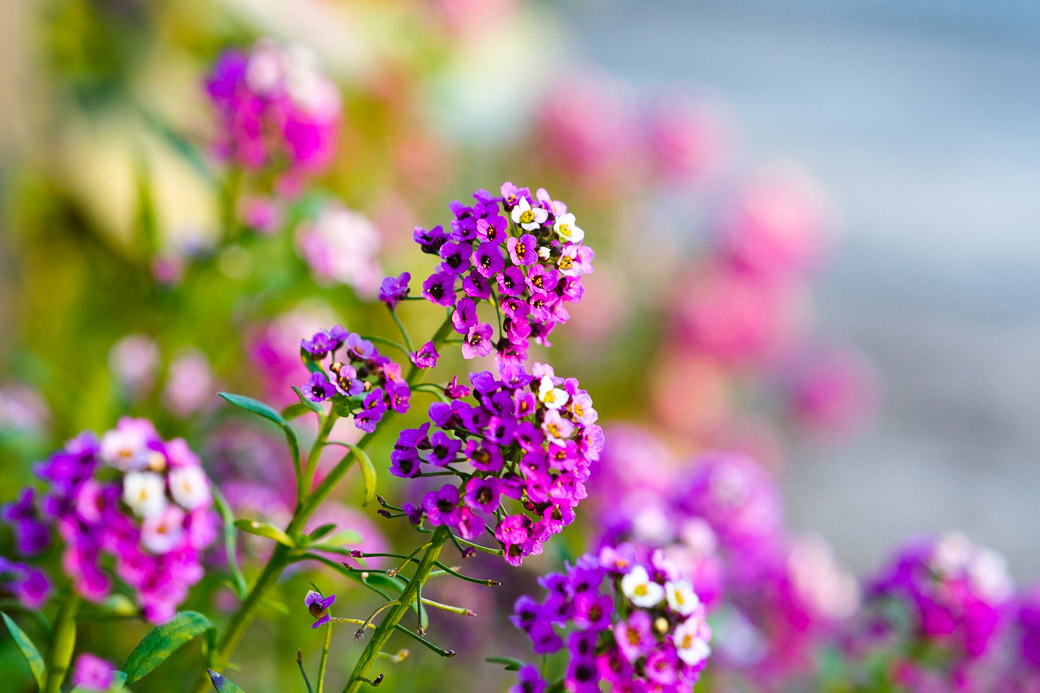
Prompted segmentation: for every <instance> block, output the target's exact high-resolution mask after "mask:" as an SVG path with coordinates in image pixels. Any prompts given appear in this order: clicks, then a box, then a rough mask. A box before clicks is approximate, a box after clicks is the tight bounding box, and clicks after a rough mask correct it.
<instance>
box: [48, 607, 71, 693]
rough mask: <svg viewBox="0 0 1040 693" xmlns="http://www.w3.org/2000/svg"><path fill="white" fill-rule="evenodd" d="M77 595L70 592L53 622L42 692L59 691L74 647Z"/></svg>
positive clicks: (53, 692) (57, 692) (52, 692)
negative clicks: (52, 634)
mask: <svg viewBox="0 0 1040 693" xmlns="http://www.w3.org/2000/svg"><path fill="white" fill-rule="evenodd" d="M79 602H80V599H79V595H78V594H76V593H74V592H73V593H70V594H69V596H68V598H67V599H66V600H65V602H64V603H63V604H62V605H61V611H59V612H58V620H57V621H56V622H55V623H54V638H53V639H52V640H51V651H50V652H49V653H48V656H47V679H46V681H44V686H43V690H44V693H59V691H61V684H62V682H63V681H64V680H65V675H66V674H67V673H68V671H69V664H70V663H71V662H72V653H73V651H74V650H75V649H76V612H77V611H78V610H79Z"/></svg>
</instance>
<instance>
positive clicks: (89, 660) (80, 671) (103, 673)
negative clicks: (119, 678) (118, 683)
mask: <svg viewBox="0 0 1040 693" xmlns="http://www.w3.org/2000/svg"><path fill="white" fill-rule="evenodd" d="M115 680H116V668H115V666H114V665H113V664H112V663H111V662H109V661H108V660H105V659H101V658H100V657H97V656H95V655H92V654H90V653H89V652H84V653H83V654H81V655H80V656H79V657H76V664H75V667H74V668H73V671H72V683H73V685H74V686H76V690H84V691H107V690H109V689H110V688H111V687H112V684H113V683H114V682H115Z"/></svg>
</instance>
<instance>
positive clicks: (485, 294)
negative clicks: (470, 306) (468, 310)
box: [462, 268, 491, 301]
mask: <svg viewBox="0 0 1040 693" xmlns="http://www.w3.org/2000/svg"><path fill="white" fill-rule="evenodd" d="M462 290H463V291H464V292H465V293H466V295H467V296H469V297H471V298H474V299H479V300H482V301H486V300H488V299H489V298H491V283H490V282H489V281H488V280H487V278H486V277H483V276H481V275H480V273H479V272H477V270H476V268H473V269H471V270H470V271H469V273H468V274H466V278H465V279H463V280H462Z"/></svg>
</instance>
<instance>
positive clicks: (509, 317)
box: [413, 183, 594, 362]
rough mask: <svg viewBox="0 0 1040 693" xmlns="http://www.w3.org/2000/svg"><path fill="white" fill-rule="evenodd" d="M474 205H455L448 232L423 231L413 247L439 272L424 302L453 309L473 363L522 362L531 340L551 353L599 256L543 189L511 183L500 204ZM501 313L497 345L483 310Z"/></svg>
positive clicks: (482, 195) (492, 200) (428, 283)
mask: <svg viewBox="0 0 1040 693" xmlns="http://www.w3.org/2000/svg"><path fill="white" fill-rule="evenodd" d="M473 197H474V199H475V200H476V204H474V205H473V206H467V205H464V204H462V203H461V202H453V203H452V204H451V211H452V213H453V215H454V217H455V218H454V219H453V220H452V222H451V226H450V230H448V231H445V230H444V229H443V228H442V227H441V226H435V227H434V228H432V229H429V230H427V229H424V228H421V227H420V228H417V229H415V232H414V234H413V235H414V238H415V241H416V242H417V243H418V244H419V245H420V247H421V248H422V250H423V252H425V253H429V254H431V255H437V256H438V257H439V258H440V259H441V264H440V265H439V266H438V267H437V269H436V271H434V273H433V274H431V275H430V276H429V277H428V278H427V279H426V280H425V281H424V282H423V285H422V286H423V296H425V297H426V298H427V299H428V300H429V301H430V302H432V303H435V304H437V305H440V306H445V307H449V308H452V309H453V311H454V312H453V314H452V323H453V326H454V328H455V331H456V332H458V333H459V334H461V335H462V337H463V345H462V354H463V356H465V357H466V358H467V359H471V358H474V357H477V356H488V355H489V354H491V352H492V351H495V352H497V354H498V356H499V357H500V358H501V359H504V360H506V361H514V362H522V361H523V360H524V359H525V358H526V356H527V349H528V345H529V344H530V341H531V340H534V341H535V342H537V343H539V344H544V345H548V344H549V342H548V337H549V335H550V334H551V333H552V331H553V329H554V328H555V327H556V325H559V324H563V323H565V322H567V320H568V319H569V318H570V314H569V313H568V311H567V308H566V304H567V303H576V302H578V301H580V300H581V297H582V293H583V292H584V287H583V286H582V281H581V278H582V275H585V274H588V273H590V272H592V259H593V255H594V253H593V251H592V249H591V248H589V247H588V246H586V245H583V244H582V241H583V239H584V237H585V232H584V231H582V229H581V228H580V227H579V226H578V225H577V222H576V220H575V218H574V215H573V214H570V213H568V212H567V206H566V205H565V204H564V203H562V202H560V201H558V200H553V199H552V198H550V197H549V194H548V193H547V192H546V191H545V190H544V189H539V190H538V191H537V193H536V194H535V195H532V194H531V191H530V190H528V189H527V188H517V187H516V186H515V185H513V184H512V183H505V184H504V185H503V186H502V189H501V196H498V197H496V196H492V195H491V194H490V193H488V192H487V191H486V190H479V191H477V192H476V193H474V194H473ZM482 301H489V302H491V303H492V304H493V305H494V306H495V308H496V310H497V311H498V316H499V318H498V323H499V324H498V326H499V330H498V337H497V338H496V339H493V335H494V332H495V330H494V328H493V327H492V325H491V323H490V322H483V321H482V319H481V318H480V317H479V316H478V313H477V307H478V306H479V305H480V303H481V302H482Z"/></svg>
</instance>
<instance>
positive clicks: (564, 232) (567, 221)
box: [556, 212, 585, 243]
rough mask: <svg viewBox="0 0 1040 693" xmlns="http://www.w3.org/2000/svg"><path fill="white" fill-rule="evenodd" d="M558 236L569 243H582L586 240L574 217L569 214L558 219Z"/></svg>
mask: <svg viewBox="0 0 1040 693" xmlns="http://www.w3.org/2000/svg"><path fill="white" fill-rule="evenodd" d="M556 234H557V235H558V236H559V237H560V238H562V239H563V240H564V242H567V243H581V242H582V241H583V240H585V232H584V231H582V230H581V228H580V227H579V226H578V225H577V223H576V222H575V220H574V215H573V214H571V213H569V212H568V213H567V214H564V215H563V216H560V217H557V218H556Z"/></svg>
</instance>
